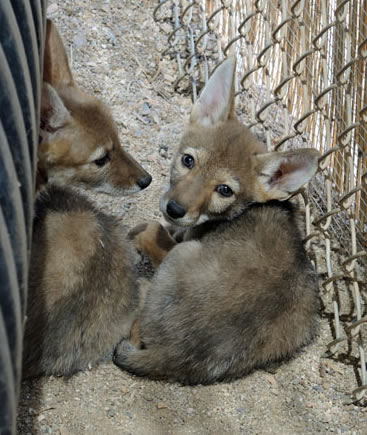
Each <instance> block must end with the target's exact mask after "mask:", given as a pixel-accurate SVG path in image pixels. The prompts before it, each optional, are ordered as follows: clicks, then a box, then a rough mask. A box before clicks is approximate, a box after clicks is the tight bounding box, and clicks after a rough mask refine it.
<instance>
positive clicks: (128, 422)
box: [18, 0, 367, 435]
mask: <svg viewBox="0 0 367 435" xmlns="http://www.w3.org/2000/svg"><path fill="white" fill-rule="evenodd" d="M155 4H156V2H153V1H149V0H145V1H143V0H129V1H127V0H125V1H123V0H105V1H100V0H98V1H97V0H78V1H77V2H76V1H74V0H59V1H58V2H52V0H50V1H49V7H48V14H49V16H50V17H51V18H53V19H54V21H55V22H56V24H57V25H58V27H59V29H60V32H61V34H62V36H63V38H64V41H65V43H66V45H67V47H68V48H69V49H70V56H71V59H72V68H73V71H74V73H75V76H76V79H77V82H78V83H79V84H80V85H81V86H82V87H83V88H84V89H86V90H87V91H90V92H91V93H93V94H95V95H97V96H98V97H100V98H101V99H102V100H104V101H105V102H106V103H107V104H109V106H110V107H111V109H112V111H113V115H114V117H115V119H116V122H117V125H118V127H119V131H120V135H121V141H122V143H123V145H124V146H125V148H126V149H127V150H129V151H130V152H131V153H132V154H133V155H134V156H135V157H136V158H137V159H138V160H139V161H140V162H141V163H142V165H143V166H144V167H145V168H146V169H147V170H148V171H149V172H150V173H151V174H152V176H153V180H154V181H153V182H152V185H151V186H150V187H149V188H148V189H147V190H146V191H144V192H142V193H141V194H140V195H137V196H134V197H126V198H120V199H119V198H112V197H109V196H106V195H98V196H97V195H91V198H92V200H93V201H95V202H96V203H97V204H98V206H100V207H101V208H102V209H104V210H105V211H107V212H109V213H111V214H115V215H117V216H118V217H119V218H121V220H122V221H123V222H124V223H126V224H127V225H129V226H134V225H135V224H137V223H140V222H142V221H144V220H147V219H152V218H154V219H159V218H160V214H159V211H158V198H159V196H160V193H161V190H162V188H163V186H164V185H165V184H166V183H167V180H168V175H169V163H170V159H171V156H172V153H173V152H174V149H175V144H177V143H178V140H179V137H180V134H181V132H182V127H183V125H184V122H185V120H186V119H187V117H188V114H189V110H190V106H191V102H190V99H189V98H187V97H183V96H179V95H177V94H174V93H173V90H172V86H171V85H172V82H173V80H174V74H173V72H172V69H173V68H174V64H173V62H172V63H171V62H170V61H169V60H166V59H165V60H160V57H159V52H161V51H162V48H163V47H164V44H165V43H166V36H165V35H164V34H163V33H160V30H159V28H158V27H157V26H156V25H155V24H154V22H153V19H152V13H153V9H154V7H155ZM330 340H331V330H330V326H329V321H328V316H325V317H324V318H322V319H321V328H320V335H319V337H318V338H317V339H316V340H315V341H314V342H313V343H312V344H311V345H310V346H308V347H307V348H306V349H304V350H303V351H302V352H300V353H299V354H298V355H297V357H296V358H294V359H293V360H291V361H290V362H288V363H285V364H283V365H281V366H280V367H279V368H278V369H277V370H276V371H274V372H264V371H256V372H254V373H253V374H251V375H250V376H247V377H246V378H244V379H241V380H238V381H236V382H233V383H230V384H220V385H213V386H197V387H182V386H180V385H177V384H171V383H167V382H156V381H150V380H148V379H141V378H137V377H134V376H131V375H129V374H128V373H125V372H122V371H120V370H119V369H118V368H117V367H115V366H114V365H113V364H112V363H111V362H106V363H104V364H102V365H100V366H99V367H98V368H96V369H93V370H90V371H87V372H84V373H79V374H78V375H76V376H74V377H72V378H71V379H63V378H55V377H50V378H44V379H41V380H39V381H30V382H24V383H23V385H22V396H21V402H20V407H19V418H18V433H19V434H38V433H58V434H62V435H66V434H115V433H118V434H191V433H193V434H195V433H197V434H221V433H230V434H242V433H246V434H247V433H249V434H268V433H269V434H270V433H271V434H302V433H329V432H333V433H350V434H352V433H354V434H367V408H366V407H363V406H356V405H355V404H353V403H351V401H350V397H348V395H347V394H346V392H348V391H351V389H352V388H353V386H354V385H355V373H354V368H353V365H352V364H349V363H348V362H346V361H345V359H344V360H343V359H339V360H331V359H325V358H322V357H321V356H322V354H323V353H324V352H325V344H326V343H327V342H329V341H330Z"/></svg>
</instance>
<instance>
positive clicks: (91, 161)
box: [38, 20, 152, 195]
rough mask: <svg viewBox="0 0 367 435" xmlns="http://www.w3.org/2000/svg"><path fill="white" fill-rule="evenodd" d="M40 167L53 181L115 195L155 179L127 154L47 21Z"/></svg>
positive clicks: (106, 114)
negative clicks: (76, 75) (77, 78)
mask: <svg viewBox="0 0 367 435" xmlns="http://www.w3.org/2000/svg"><path fill="white" fill-rule="evenodd" d="M43 78H44V84H43V88H42V98H41V138H42V140H41V143H40V145H39V152H38V159H39V166H40V167H41V168H42V169H43V170H44V171H46V172H47V176H48V180H49V181H50V182H54V183H58V184H63V185H66V184H69V185H76V186H78V185H79V186H83V187H87V188H92V189H93V190H95V191H99V192H105V193H110V194H116V195H119V194H130V193H135V192H138V191H140V190H142V189H144V188H145V187H147V186H148V185H149V184H150V182H151V179H152V178H151V176H150V175H149V174H148V173H147V172H146V171H145V170H144V169H143V168H142V167H141V166H140V165H139V163H138V162H137V161H135V160H134V158H133V157H132V156H131V155H129V154H128V153H127V152H126V151H124V150H123V148H122V146H121V143H120V141H119V137H118V133H117V128H116V126H115V123H114V121H113V119H112V116H111V114H110V112H109V110H108V109H107V107H106V106H105V105H104V104H103V103H102V102H101V101H99V100H97V99H96V98H94V97H92V96H90V95H88V94H86V93H84V92H83V91H82V90H81V89H79V88H78V87H77V86H76V84H75V82H74V79H73V76H72V73H71V70H70V67H69V63H68V58H67V55H66V51H65V47H64V45H63V43H62V40H61V37H60V34H59V32H58V31H57V28H56V26H55V25H54V24H53V22H52V21H50V20H48V21H47V32H46V41H45V53H44V77H43Z"/></svg>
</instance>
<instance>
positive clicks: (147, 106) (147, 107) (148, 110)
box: [141, 103, 150, 116]
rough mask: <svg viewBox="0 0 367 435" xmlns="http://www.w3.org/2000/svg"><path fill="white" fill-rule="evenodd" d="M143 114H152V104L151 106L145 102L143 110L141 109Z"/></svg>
mask: <svg viewBox="0 0 367 435" xmlns="http://www.w3.org/2000/svg"><path fill="white" fill-rule="evenodd" d="M141 114H142V115H143V116H146V115H149V114H150V106H149V104H148V103H144V104H143V109H142V111H141Z"/></svg>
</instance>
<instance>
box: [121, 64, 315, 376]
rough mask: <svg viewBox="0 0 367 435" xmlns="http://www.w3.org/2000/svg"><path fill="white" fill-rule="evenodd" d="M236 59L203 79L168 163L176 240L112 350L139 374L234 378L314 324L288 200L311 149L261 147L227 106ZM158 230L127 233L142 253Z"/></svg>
mask: <svg viewBox="0 0 367 435" xmlns="http://www.w3.org/2000/svg"><path fill="white" fill-rule="evenodd" d="M234 69H235V62H234V60H233V59H229V60H226V61H225V62H224V63H223V64H222V65H221V66H220V67H219V68H218V69H217V70H216V72H215V73H214V75H213V76H212V77H211V78H210V80H209V82H208V84H207V85H206V87H205V88H204V90H203V92H202V94H201V95H200V98H199V100H198V101H197V102H196V103H195V105H194V107H193V109H192V112H191V117H190V123H189V125H188V127H187V129H186V131H185V133H184V135H183V138H182V141H181V144H180V146H179V148H178V152H177V155H176V157H175V159H174V161H173V163H172V170H171V177H170V185H169V188H168V189H167V191H166V193H165V194H164V195H163V197H162V199H161V203H160V207H161V211H162V213H163V215H164V217H165V218H166V220H167V221H168V222H169V223H171V224H173V225H176V226H178V227H181V228H184V232H183V235H182V234H181V235H180V236H179V238H177V241H179V240H182V241H181V242H180V243H177V244H176V245H174V244H172V245H171V246H166V249H165V250H164V252H162V251H161V252H160V254H161V256H162V253H164V254H165V255H164V256H163V261H162V263H161V264H160V266H159V268H158V270H157V272H156V274H155V276H154V277H153V280H152V282H151V285H150V286H149V288H148V290H147V295H146V299H145V303H144V307H143V309H142V310H141V312H140V314H139V321H137V322H136V324H135V326H134V331H133V332H134V334H133V337H132V339H133V341H132V340H131V341H129V340H126V339H125V340H123V341H122V342H121V343H120V345H119V346H118V348H117V350H116V353H115V359H114V360H115V362H116V364H117V365H119V366H120V367H122V368H124V369H127V370H129V371H131V372H132V373H135V374H137V375H142V376H144V375H146V376H150V377H153V378H169V379H173V380H177V381H179V382H182V383H185V384H198V383H204V384H207V383H213V382H216V381H222V380H231V379H234V378H237V377H240V376H243V375H246V374H248V373H249V372H250V371H251V370H253V369H255V368H259V367H265V366H267V365H268V364H271V363H273V362H277V361H280V360H283V359H286V358H289V357H290V356H292V355H294V354H295V352H296V351H297V350H298V349H300V348H301V347H302V346H303V345H305V344H307V343H308V342H309V341H310V340H311V339H312V337H313V336H314V334H315V332H316V330H317V317H318V295H317V292H318V283H317V275H316V273H315V271H314V269H313V267H312V265H311V262H310V261H309V259H308V258H307V255H306V252H305V250H304V247H303V244H302V237H301V234H300V232H299V229H298V227H297V216H296V215H297V213H296V210H295V207H294V206H293V204H292V203H290V202H289V201H287V198H288V197H289V196H290V195H291V194H294V193H295V192H296V191H297V190H298V189H299V188H300V187H301V186H302V185H303V184H305V183H307V181H308V180H309V179H310V178H311V177H312V175H313V174H314V173H315V172H316V170H317V164H318V153H317V151H315V150H312V149H306V150H298V151H292V152H286V153H266V152H265V147H264V145H263V144H261V143H260V142H259V141H258V140H257V139H256V138H255V137H254V136H253V135H252V134H251V133H250V132H249V131H248V130H247V129H246V128H245V127H244V126H243V125H242V124H241V123H240V122H239V121H238V120H236V119H235V118H234V116H233V105H234ZM279 200H282V201H279ZM158 235H160V236H161V237H167V233H165V232H164V231H163V230H162V228H161V227H160V226H159V225H156V226H155V227H154V226H153V225H152V224H149V225H147V226H145V227H141V231H140V232H139V231H138V230H137V231H136V232H135V234H134V237H135V238H136V239H137V240H138V243H139V244H140V246H141V247H142V249H143V250H144V247H145V248H147V250H148V254H149V252H153V253H155V251H154V243H157V238H158ZM149 238H150V240H149ZM137 336H139V337H140V339H137Z"/></svg>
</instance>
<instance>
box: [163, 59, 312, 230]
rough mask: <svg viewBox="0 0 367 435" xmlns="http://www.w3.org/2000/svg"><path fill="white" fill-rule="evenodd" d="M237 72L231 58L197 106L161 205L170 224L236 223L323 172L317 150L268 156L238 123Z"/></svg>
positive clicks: (182, 141)
mask: <svg viewBox="0 0 367 435" xmlns="http://www.w3.org/2000/svg"><path fill="white" fill-rule="evenodd" d="M234 74H235V60H234V59H233V58H230V59H228V60H226V61H225V62H223V64H221V65H220V66H219V67H218V68H217V70H216V71H215V73H214V74H213V75H212V77H211V78H210V80H209V81H208V83H207V85H206V86H205V88H204V89H203V92H202V93H201V95H200V98H199V99H198V100H197V102H196V103H195V104H194V106H193V108H192V111H191V116H190V122H189V125H188V127H187V129H186V131H185V133H184V135H183V138H182V140H181V144H180V146H179V149H178V152H177V155H176V157H175V159H174V161H173V164H172V169H171V178H170V185H169V188H168V190H167V191H166V193H165V194H164V195H163V196H162V198H161V203H160V207H161V211H162V213H163V215H164V217H165V218H166V220H168V221H169V222H170V223H173V224H175V225H179V226H193V225H198V224H201V223H203V222H205V221H208V220H215V219H233V218H234V217H236V216H238V215H239V214H240V213H241V212H242V211H243V210H244V209H245V208H246V207H247V206H248V205H249V204H251V203H254V202H266V201H269V200H272V199H277V200H285V199H287V198H289V197H290V196H291V195H292V194H293V193H294V192H296V191H297V190H298V189H299V188H300V187H302V186H303V185H304V184H305V183H307V182H308V181H309V180H310V178H311V177H312V175H313V174H314V173H315V172H316V170H317V163H318V157H319V153H318V152H317V151H316V150H314V149H303V150H297V151H290V152H282V153H266V152H265V151H266V148H265V145H264V144H262V143H261V142H259V141H258V140H257V139H256V138H255V137H254V136H253V135H252V134H251V133H250V131H249V130H248V129H247V128H246V127H244V126H243V125H242V124H241V123H240V122H239V121H238V120H237V119H236V117H235V113H234Z"/></svg>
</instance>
